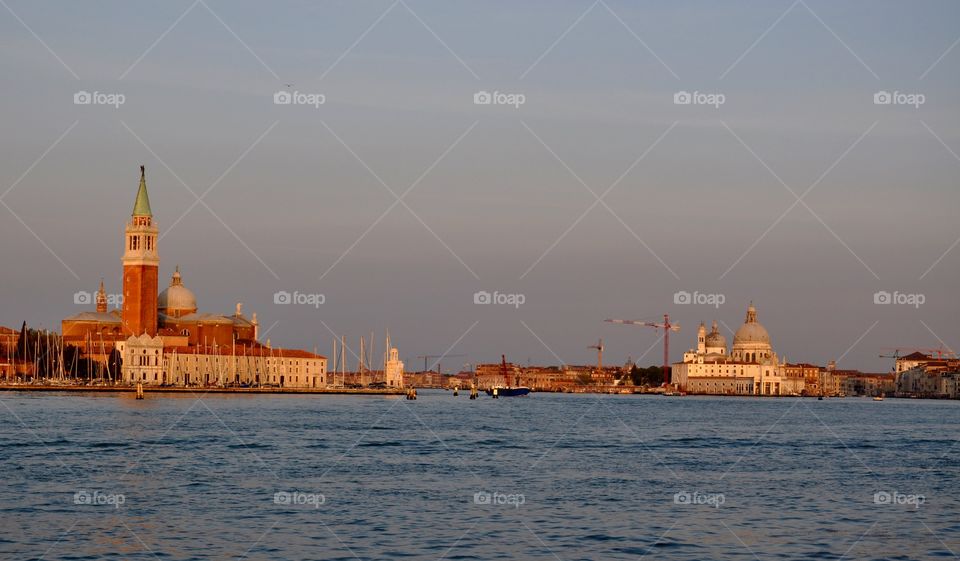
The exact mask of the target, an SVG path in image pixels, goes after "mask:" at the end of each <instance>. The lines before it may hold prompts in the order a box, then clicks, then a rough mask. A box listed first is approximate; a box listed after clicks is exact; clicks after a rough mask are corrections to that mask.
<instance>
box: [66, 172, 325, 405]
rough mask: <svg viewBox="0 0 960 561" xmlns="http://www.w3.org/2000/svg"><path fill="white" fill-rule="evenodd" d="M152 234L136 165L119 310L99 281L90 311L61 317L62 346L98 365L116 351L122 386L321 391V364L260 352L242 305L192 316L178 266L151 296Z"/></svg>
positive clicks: (296, 353)
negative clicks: (230, 386) (271, 386)
mask: <svg viewBox="0 0 960 561" xmlns="http://www.w3.org/2000/svg"><path fill="white" fill-rule="evenodd" d="M158 233H159V228H158V227H157V224H156V222H154V220H153V212H152V211H151V209H150V197H149V195H148V194H147V181H146V170H145V168H144V166H140V185H139V187H138V189H137V196H136V200H135V201H134V204H133V212H132V213H131V217H130V221H129V222H128V223H127V225H126V228H125V232H124V253H123V303H122V307H121V309H119V310H112V311H110V310H108V309H107V308H108V299H107V296H106V292H105V290H104V286H103V283H102V282H101V283H100V290H99V291H98V292H97V295H96V311H85V312H81V313H79V314H75V315H72V316H70V317H67V318H64V320H63V322H62V329H63V338H64V342H65V343H66V344H69V345H74V346H77V347H80V348H81V349H83V350H84V353H85V354H86V355H87V356H89V357H91V358H93V359H95V360H100V361H101V362H106V360H107V357H108V355H109V354H110V351H112V350H113V349H114V348H116V349H118V350H119V351H120V353H121V355H122V360H123V379H124V380H125V381H127V382H135V381H137V382H143V383H147V384H161V385H186V384H211V383H216V384H221V385H223V384H251V385H264V384H275V385H277V386H279V387H284V386H287V387H322V386H324V385H326V358H325V357H323V356H321V355H317V354H315V353H309V352H306V351H300V350H294V349H274V348H271V347H270V345H269V344H268V345H266V346H264V345H261V344H260V343H259V342H258V337H259V324H258V322H257V314H255V313H254V314H253V315H252V317H251V318H249V319H248V318H246V317H245V316H244V315H243V305H242V304H239V303H238V304H237V307H236V310H235V312H234V314H233V315H219V314H210V313H202V312H199V311H198V307H197V298H196V296H195V295H194V293H193V291H191V290H190V289H189V288H187V287H186V286H184V284H183V277H182V275H181V274H180V267H179V266H177V267H176V268H175V269H174V271H173V275H172V276H171V278H170V285H169V286H167V288H165V289H164V290H163V291H162V292H160V293H159V294H158V292H157V291H158V288H159V287H158V271H159V268H160V255H159V253H158V251H157V241H158ZM78 294H80V293H78ZM75 300H77V298H76V297H75Z"/></svg>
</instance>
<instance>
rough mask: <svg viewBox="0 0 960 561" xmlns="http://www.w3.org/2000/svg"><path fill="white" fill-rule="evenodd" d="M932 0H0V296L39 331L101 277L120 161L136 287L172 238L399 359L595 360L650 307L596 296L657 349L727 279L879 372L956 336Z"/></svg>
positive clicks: (950, 175) (110, 270) (958, 123)
mask: <svg viewBox="0 0 960 561" xmlns="http://www.w3.org/2000/svg"><path fill="white" fill-rule="evenodd" d="M943 6H944V11H938V10H935V9H930V10H927V11H923V10H912V9H910V7H903V6H899V5H895V4H891V5H890V7H891V10H892V11H890V12H885V13H883V14H881V12H879V11H878V12H868V13H869V14H871V15H870V17H869V18H866V19H863V18H861V17H860V16H862V15H863V14H862V13H861V12H858V11H857V10H856V9H855V8H852V7H849V6H844V7H837V6H831V5H829V4H822V3H816V2H810V3H793V4H790V3H784V4H783V5H779V4H777V5H765V4H759V5H756V6H752V5H751V6H750V7H749V8H747V7H744V6H737V7H734V8H733V9H732V10H730V11H725V12H723V13H722V14H721V13H720V12H715V11H711V10H704V11H700V12H696V13H690V12H689V11H687V10H684V9H681V8H679V7H670V6H667V5H654V6H653V7H651V8H650V10H651V11H642V10H638V9H636V8H633V7H631V6H629V5H626V4H621V3H615V2H610V3H603V4H590V3H584V4H574V3H571V4H563V5H561V6H559V7H558V8H557V9H556V10H555V11H551V12H550V14H549V16H547V17H546V18H545V19H542V18H541V19H542V21H539V22H538V23H536V24H535V23H534V22H533V21H532V19H531V18H533V17H534V16H538V17H540V16H543V15H544V14H543V12H544V11H543V10H542V9H536V8H529V9H518V10H517V11H516V13H515V14H513V20H511V21H507V20H506V19H504V18H502V17H497V16H496V14H495V13H486V12H482V11H476V10H474V9H472V8H469V7H451V8H450V10H451V11H450V12H449V13H444V12H436V11H432V12H430V13H429V16H428V15H427V14H424V13H421V10H420V9H419V8H420V6H419V5H418V4H417V3H415V2H410V3H389V2H385V3H378V4H363V5H359V6H357V5H353V6H348V7H344V8H343V12H342V13H341V14H339V15H340V18H339V19H338V20H337V22H336V25H334V23H333V22H331V21H324V20H323V19H322V18H320V17H318V14H317V13H316V12H314V11H312V9H311V8H310V7H309V6H307V5H302V4H285V5H282V6H281V7H279V8H273V7H271V8H269V11H270V14H271V17H275V18H276V21H277V22H278V23H277V24H276V27H271V26H266V27H262V26H261V27H258V26H257V25H256V24H257V23H260V20H261V19H262V17H261V16H263V14H262V13H261V10H267V8H264V7H259V6H254V7H251V6H239V7H238V6H232V5H227V4H223V5H220V4H217V3H209V5H208V4H196V3H195V4H190V3H183V4H182V5H167V6H162V7H157V6H151V7H149V8H146V9H145V10H144V11H142V12H137V13H134V12H133V11H132V10H130V9H123V8H119V9H117V10H116V11H115V12H114V13H112V14H111V18H113V19H111V20H110V21H101V20H99V19H95V18H92V17H89V18H88V17H85V15H84V14H83V13H81V12H79V11H77V12H72V11H71V10H70V9H69V8H68V9H66V10H62V11H56V13H53V12H48V11H47V10H45V9H43V8H39V7H36V6H33V5H30V4H26V3H19V4H18V3H15V2H14V3H10V4H9V9H8V10H3V11H0V14H3V15H5V16H7V17H3V18H0V26H2V29H3V30H4V36H5V37H6V38H7V39H6V40H7V41H8V45H10V47H11V49H10V56H5V57H4V59H3V64H4V65H5V70H7V71H6V72H4V73H3V78H0V79H2V80H3V81H4V86H5V91H8V92H10V93H9V95H8V97H7V99H6V101H5V103H4V104H3V105H2V107H0V113H2V114H3V116H4V118H5V119H6V121H7V122H8V123H10V125H9V127H10V129H11V130H15V131H16V132H17V134H16V135H13V136H10V137H8V138H6V139H5V142H4V144H3V150H2V155H0V161H2V162H3V164H4V165H3V169H5V170H6V172H5V174H4V177H3V181H2V183H0V188H2V189H3V191H0V194H2V199H0V200H2V201H3V203H4V206H5V207H6V208H4V209H2V210H0V212H3V213H5V214H6V217H7V218H6V219H4V220H0V236H3V238H4V240H5V243H4V245H3V247H4V251H3V253H2V255H0V262H3V263H5V264H7V267H5V268H6V269H7V271H8V273H7V274H6V275H5V283H4V286H3V288H2V289H0V290H2V291H3V296H2V297H3V299H4V302H5V304H6V305H5V309H4V311H3V314H2V316H0V324H2V325H7V326H11V327H18V326H19V324H20V322H21V321H22V320H27V321H28V323H29V324H30V325H31V326H38V325H43V326H44V327H47V328H55V327H56V326H57V325H58V323H59V320H60V318H62V317H64V316H65V315H68V314H70V313H75V312H79V311H81V310H82V309H84V308H83V306H82V305H81V304H75V303H74V301H73V295H74V294H75V293H78V292H88V293H91V294H92V293H94V292H95V290H96V288H97V286H98V284H99V281H100V279H101V278H104V279H106V281H107V286H106V290H107V292H108V293H111V294H115V293H118V292H119V291H120V287H119V282H118V281H117V280H114V281H113V283H111V279H118V278H119V271H120V267H119V263H117V261H118V256H119V253H120V250H121V248H120V247H119V245H118V244H117V243H116V239H117V233H118V225H119V224H122V223H123V222H124V221H125V220H126V219H127V218H128V216H127V215H125V213H126V212H127V208H128V206H129V204H128V201H129V200H130V199H131V197H132V193H133V192H134V191H133V190H134V189H135V178H134V176H133V170H135V169H136V166H138V165H140V164H145V165H146V166H147V168H148V169H149V171H150V174H151V175H150V188H151V195H153V197H152V199H151V204H152V206H153V209H154V213H155V215H156V217H157V221H158V223H159V225H160V228H161V239H160V241H159V245H160V248H161V249H160V252H161V255H162V257H163V261H162V264H161V268H160V271H159V278H160V279H161V285H162V284H163V283H164V282H165V280H166V279H168V278H170V275H171V274H172V272H173V269H174V266H175V265H178V264H179V265H180V266H181V267H182V268H183V270H184V271H187V272H188V273H187V274H188V279H189V283H190V286H191V288H192V289H193V290H194V291H195V292H196V293H197V294H198V296H200V297H201V298H203V300H204V302H205V306H206V307H209V309H211V310H218V311H221V312H228V311H230V310H233V309H234V306H235V304H236V302H237V301H242V302H243V303H244V304H245V309H247V310H250V311H257V312H258V313H259V314H260V318H261V321H262V330H263V331H267V330H268V329H269V335H268V337H270V338H272V339H273V340H276V341H283V342H284V344H285V345H291V346H295V347H299V348H306V349H312V348H314V346H317V347H319V350H320V352H327V350H328V348H329V345H330V340H331V339H332V338H333V337H334V336H335V335H336V336H340V335H345V336H347V337H348V338H350V339H349V340H348V344H350V345H351V346H354V345H355V343H356V340H357V339H359V337H360V336H361V335H365V334H368V333H369V332H370V331H371V330H375V331H377V332H378V333H382V332H384V331H385V330H386V329H388V328H389V329H390V330H391V332H392V333H393V335H394V338H395V340H396V341H397V343H398V346H399V347H400V348H401V349H402V355H403V358H405V359H411V358H412V357H414V356H415V355H420V354H441V353H444V352H445V351H447V350H448V349H450V350H449V352H451V353H465V354H467V355H468V361H469V362H471V363H477V362H495V361H496V360H497V358H498V357H499V356H500V355H501V354H507V356H508V357H509V358H510V359H511V360H513V361H514V362H517V363H526V362H527V360H528V359H530V360H532V361H533V362H534V363H540V364H555V363H557V362H559V361H562V362H564V363H568V364H590V363H592V361H593V356H594V353H593V351H591V350H590V349H589V348H588V346H589V345H591V344H593V343H594V342H595V341H596V340H597V339H598V338H599V337H602V338H603V339H604V341H605V343H606V346H607V351H606V353H605V354H606V356H607V357H608V359H607V360H609V362H610V363H611V364H613V363H622V362H623V361H625V360H626V358H627V356H632V357H633V358H634V359H638V358H639V357H641V356H644V358H643V359H641V360H640V361H639V362H641V363H642V364H644V365H646V364H658V363H659V362H660V348H661V347H660V345H659V344H658V343H657V334H656V333H655V332H652V331H651V332H649V333H646V332H639V331H636V330H628V329H622V328H619V327H617V326H610V325H605V324H603V319H605V318H609V317H624V318H632V319H646V320H657V319H658V318H660V317H662V314H664V313H669V314H670V317H671V319H672V320H675V321H678V322H679V323H680V325H682V326H683V329H682V331H681V332H680V333H679V334H678V335H677V336H676V337H677V338H676V339H675V341H676V343H674V345H673V349H672V352H671V361H677V360H679V358H680V356H681V354H682V353H683V351H685V350H686V349H687V348H688V346H689V341H691V340H692V339H693V337H694V332H695V330H696V326H697V325H699V323H700V321H701V320H703V321H708V322H709V321H710V320H712V319H714V318H716V319H718V320H720V321H721V328H722V329H724V330H725V333H726V335H727V336H728V337H732V331H730V329H729V328H730V327H733V328H735V327H736V325H738V324H739V321H740V316H741V314H742V310H743V308H744V307H745V306H746V304H747V303H748V302H750V301H754V302H755V303H756V305H757V307H758V308H759V309H761V310H762V313H763V317H764V323H765V324H766V325H767V326H768V328H769V329H770V332H771V333H772V334H773V343H774V345H775V346H776V348H777V349H778V352H779V353H780V354H781V355H782V356H784V357H786V359H788V360H790V361H804V362H811V363H817V364H821V365H824V364H826V363H827V362H828V361H830V360H838V362H839V365H840V366H844V367H848V368H857V369H861V370H865V371H879V372H882V371H887V370H889V368H890V361H889V360H888V359H882V358H879V357H878V355H879V354H881V351H880V349H881V348H883V347H897V346H902V347H913V346H920V347H937V346H940V345H942V346H944V347H948V348H953V349H956V348H957V343H956V335H955V329H954V328H953V325H952V324H951V321H950V320H951V319H953V318H954V317H956V315H957V313H958V312H960V309H958V306H960V304H958V303H957V300H956V298H954V297H953V294H952V292H953V290H952V289H953V286H954V285H955V280H956V278H957V273H958V270H960V262H958V260H960V255H958V254H956V253H955V252H954V250H953V248H954V247H955V246H956V242H955V240H957V239H958V236H960V230H958V229H957V228H956V226H955V221H952V220H951V219H952V218H953V212H952V211H954V210H955V208H957V207H956V203H957V202H958V200H957V199H958V197H960V194H958V193H957V191H956V189H955V177H956V176H957V171H958V169H960V158H957V155H956V153H957V152H958V151H960V134H958V131H960V120H958V115H957V112H956V108H955V104H953V103H952V99H954V98H955V91H956V86H957V85H958V84H957V76H958V75H960V74H958V73H957V72H956V69H957V65H958V64H960V59H958V52H957V50H955V49H953V48H952V45H954V44H955V43H954V41H955V40H956V36H955V31H954V30H951V29H950V27H949V25H948V24H947V23H948V21H949V20H950V19H951V16H950V15H949V14H951V13H954V12H955V11H956V9H957V8H956V7H955V6H952V5H949V4H944V5H943ZM945 12H946V15H945ZM13 14H16V16H14V15H13ZM181 15H182V18H180V19H178V17H180V16H181ZM954 15H955V14H954ZM313 16H317V17H313ZM381 16H382V17H381ZM464 16H470V18H473V19H472V22H473V24H474V25H473V26H466V24H465V23H464V20H465V19H467V20H469V19H470V18H464ZM581 16H582V17H581ZM738 16H739V17H742V24H740V25H737V26H731V25H724V26H716V27H714V26H711V25H710V20H711V18H717V17H722V18H723V21H724V22H726V23H728V24H729V23H730V22H731V21H735V20H736V18H737V17H738ZM953 19H955V18H953ZM652 21H657V22H659V23H660V24H659V25H653V24H652V23H651V22H652ZM73 22H78V24H77V25H76V26H73V25H72V23H73ZM311 25H314V26H321V27H322V28H323V30H324V31H326V32H328V33H316V29H313V28H311V27H310V26H311ZM912 26H913V27H912ZM916 26H921V27H922V28H923V29H924V34H923V36H922V37H919V38H914V36H913V35H910V37H911V41H910V43H909V44H907V43H905V42H902V41H899V42H898V41H895V40H892V39H891V38H896V37H903V36H906V35H905V34H907V33H908V30H909V29H913V28H914V27H916ZM521 27H522V28H523V29H527V30H532V31H531V32H530V33H528V34H527V35H525V36H524V37H511V35H512V34H511V33H509V32H508V31H509V30H511V29H513V30H516V29H519V28H521ZM134 30H136V33H134V32H133V31H134ZM565 30H566V32H565ZM107 31H109V33H107ZM495 31H502V32H504V33H503V35H504V37H505V38H504V39H503V40H502V42H494V43H491V42H490V41H489V40H488V39H489V37H490V36H494V35H497V33H494V32H495ZM481 35H482V36H483V38H484V39H485V40H484V41H483V42H482V43H478V41H477V40H478V39H479V38H480V36H481ZM914 39H916V40H914ZM112 42H116V43H117V44H122V45H124V46H123V48H122V49H114V50H109V49H108V48H107V47H108V46H109V45H112V44H114V43H112ZM188 45H191V46H195V49H196V50H195V52H194V51H193V50H191V49H192V47H188ZM352 45H353V46H352ZM351 46H352V47H351ZM588 55H589V56H588ZM372 69H375V70H376V72H372V71H371V70H372ZM84 92H87V93H90V94H91V95H93V94H103V95H106V96H109V95H116V94H119V95H122V96H123V103H122V104H119V103H118V105H119V106H118V107H114V106H110V105H100V104H99V103H100V102H101V101H103V102H109V101H110V98H108V97H102V96H101V98H100V99H98V100H94V99H91V100H90V101H91V103H88V104H85V103H83V101H84V98H83V96H82V95H81V97H80V98H79V99H78V100H77V101H79V103H75V96H76V95H77V94H83V93H84ZM278 92H280V93H284V92H288V93H290V94H291V95H297V94H302V95H301V96H300V97H299V98H296V101H297V103H290V104H282V103H281V104H276V103H275V99H274V96H275V94H276V93H278ZM484 92H489V93H491V94H494V93H500V94H506V95H507V96H509V95H517V94H519V95H522V96H524V97H523V103H522V104H521V105H510V104H509V103H508V102H509V101H513V102H514V103H518V102H519V98H516V97H514V98H509V97H503V96H501V97H500V98H495V99H491V103H489V104H485V103H483V101H484V98H483V97H482V96H481V97H480V98H476V95H477V94H483V93H484ZM884 92H889V93H890V94H891V96H893V95H894V94H897V95H899V94H904V95H916V94H921V95H923V96H924V97H923V103H922V104H918V105H916V106H911V105H903V104H900V103H899V102H900V101H903V102H906V101H908V98H907V97H902V96H901V97H900V98H896V99H893V100H891V101H895V103H890V104H885V103H883V101H884V99H883V96H882V94H883V93H884ZM683 93H689V94H691V96H693V95H695V94H700V93H706V94H708V95H713V94H722V95H723V96H724V97H723V103H722V104H719V106H711V105H699V103H698V102H699V101H705V102H706V101H708V98H706V97H701V98H699V99H696V98H695V99H691V103H689V104H684V103H682V102H683V101H684V98H683V97H682V94H683ZM678 94H681V97H680V98H679V99H677V98H675V96H677V95H678ZM878 94H881V97H880V99H875V96H876V95H878ZM309 95H322V96H323V103H322V104H321V103H317V104H316V105H310V104H309V101H310V98H309V97H307V96H309ZM112 99H113V101H114V102H119V98H116V97H114V98H112ZM710 99H712V101H714V102H718V101H719V99H718V98H716V97H714V98H710ZM912 99H913V101H915V102H919V99H918V98H916V97H914V98H912ZM281 101H282V100H281ZM313 101H319V98H314V99H313ZM478 101H479V102H480V103H479V104H478V103H477V102H478ZM493 101H496V102H493ZM500 101H503V102H504V103H503V104H501V103H500ZM677 101H679V102H680V103H677ZM877 101H879V102H880V103H876V102H877ZM300 102H304V103H300ZM238 115H239V116H240V118H238ZM408 188H409V189H410V191H409V197H408V196H407V195H406V191H407V189H408ZM608 188H610V191H609V195H606V194H605V192H606V191H607V189H608ZM808 189H809V193H807V191H808ZM585 211H588V212H585ZM951 222H954V223H951ZM224 278H231V279H236V280H231V281H230V283H229V284H228V285H226V286H225V285H224V284H223V281H222V280H221V279H224ZM478 292H488V293H490V294H491V295H492V294H494V293H500V294H503V295H508V296H509V295H522V297H523V302H522V304H519V305H513V304H510V303H505V304H503V305H496V304H491V305H478V304H475V303H474V302H475V300H474V296H475V294H476V293H478ZM278 293H290V294H291V295H292V294H296V293H301V294H309V295H319V294H322V295H323V303H322V304H319V305H312V304H309V303H305V304H304V305H290V304H283V303H275V302H276V300H275V296H276V295H277V294H278ZM684 293H689V294H690V296H691V299H695V297H696V296H697V295H705V296H706V297H707V298H709V297H711V296H713V300H712V301H711V302H714V303H716V302H717V298H716V296H717V295H721V296H722V297H723V303H722V304H720V305H719V306H718V307H717V306H715V305H712V304H709V303H708V304H700V305H697V304H683V303H681V302H682V300H683V298H682V295H683V294H684ZM883 293H889V294H890V295H891V298H893V297H894V296H895V295H897V294H899V295H906V296H907V297H908V298H907V300H903V302H904V303H903V304H896V303H894V304H883V303H879V304H878V303H875V300H874V299H875V296H876V295H877V294H880V295H881V296H882V294H883ZM678 294H679V295H680V296H681V297H680V298H679V300H678V299H677V295H678ZM915 295H919V296H922V299H923V302H922V303H918V299H917V298H916V297H914V298H913V300H909V297H911V296H915ZM881 299H882V298H881ZM314 302H316V299H315V300H314ZM505 302H506V301H505ZM512 302H513V303H514V304H516V302H517V298H516V297H514V298H513V300H512ZM914 304H916V305H914ZM274 322H277V323H274ZM451 347H452V348H451ZM648 349H649V351H648ZM645 352H646V353H647V354H645V355H644V353H645ZM417 363H418V361H416V360H411V361H410V362H409V364H410V365H411V366H416V364H417Z"/></svg>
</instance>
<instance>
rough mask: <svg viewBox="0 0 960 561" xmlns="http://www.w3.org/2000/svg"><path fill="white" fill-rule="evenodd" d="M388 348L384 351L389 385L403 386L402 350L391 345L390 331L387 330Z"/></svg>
mask: <svg viewBox="0 0 960 561" xmlns="http://www.w3.org/2000/svg"><path fill="white" fill-rule="evenodd" d="M386 346H387V350H386V352H384V353H383V374H384V378H385V380H384V381H385V382H386V383H387V387H390V388H402V387H403V361H402V360H400V351H399V350H397V348H396V347H391V346H390V333H389V332H387V345H386Z"/></svg>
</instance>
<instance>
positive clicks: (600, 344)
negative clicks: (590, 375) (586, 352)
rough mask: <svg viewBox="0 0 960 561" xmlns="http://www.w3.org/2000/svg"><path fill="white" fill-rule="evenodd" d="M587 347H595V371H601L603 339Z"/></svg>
mask: <svg viewBox="0 0 960 561" xmlns="http://www.w3.org/2000/svg"><path fill="white" fill-rule="evenodd" d="M587 348H588V349H597V372H602V371H603V339H600V341H598V342H597V344H596V345H590V346H589V347H587Z"/></svg>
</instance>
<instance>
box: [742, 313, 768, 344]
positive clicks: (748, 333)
mask: <svg viewBox="0 0 960 561" xmlns="http://www.w3.org/2000/svg"><path fill="white" fill-rule="evenodd" d="M733 345H734V346H735V347H737V346H742V345H749V346H751V347H754V346H757V345H764V346H767V347H769V346H770V334H769V333H767V329H766V328H765V327H764V326H763V325H761V324H760V323H759V322H758V321H757V309H756V308H754V307H753V304H750V307H749V308H747V319H746V321H745V322H744V323H743V325H741V326H740V329H738V330H737V333H736V334H735V335H734V336H733Z"/></svg>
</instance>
